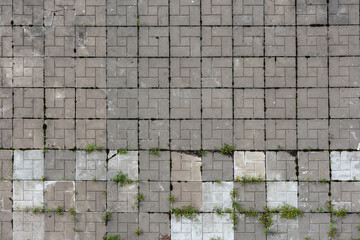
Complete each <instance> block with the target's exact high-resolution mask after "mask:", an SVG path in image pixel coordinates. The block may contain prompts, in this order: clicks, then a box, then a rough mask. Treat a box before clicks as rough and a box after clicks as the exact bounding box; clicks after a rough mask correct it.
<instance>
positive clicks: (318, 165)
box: [297, 151, 330, 181]
mask: <svg viewBox="0 0 360 240" xmlns="http://www.w3.org/2000/svg"><path fill="white" fill-rule="evenodd" d="M297 158H298V166H299V180H300V181H307V179H309V180H310V181H317V180H320V179H326V180H330V170H329V152H327V151H323V152H305V151H304V152H298V155H297Z"/></svg>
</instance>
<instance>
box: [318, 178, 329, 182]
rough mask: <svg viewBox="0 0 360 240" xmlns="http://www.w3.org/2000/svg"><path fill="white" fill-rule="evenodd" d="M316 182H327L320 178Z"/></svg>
mask: <svg viewBox="0 0 360 240" xmlns="http://www.w3.org/2000/svg"><path fill="white" fill-rule="evenodd" d="M318 182H327V181H326V179H325V178H320V179H319V180H318Z"/></svg>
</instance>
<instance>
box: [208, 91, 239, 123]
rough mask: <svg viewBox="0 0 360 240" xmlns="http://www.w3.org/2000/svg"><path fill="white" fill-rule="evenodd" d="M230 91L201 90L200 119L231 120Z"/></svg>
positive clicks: (231, 100)
mask: <svg viewBox="0 0 360 240" xmlns="http://www.w3.org/2000/svg"><path fill="white" fill-rule="evenodd" d="M232 102H233V96H232V91H231V90H230V89H202V118H232Z"/></svg>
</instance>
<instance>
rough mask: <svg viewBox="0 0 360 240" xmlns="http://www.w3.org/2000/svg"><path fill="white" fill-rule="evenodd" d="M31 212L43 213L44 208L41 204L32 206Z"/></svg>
mask: <svg viewBox="0 0 360 240" xmlns="http://www.w3.org/2000/svg"><path fill="white" fill-rule="evenodd" d="M31 212H32V213H34V214H41V213H43V212H44V208H43V207H40V206H35V207H32V208H31Z"/></svg>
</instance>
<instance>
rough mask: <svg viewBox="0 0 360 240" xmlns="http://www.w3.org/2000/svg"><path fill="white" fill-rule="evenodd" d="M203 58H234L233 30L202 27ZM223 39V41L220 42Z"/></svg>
mask: <svg viewBox="0 0 360 240" xmlns="http://www.w3.org/2000/svg"><path fill="white" fill-rule="evenodd" d="M201 31H202V41H201V44H202V56H203V57H226V56H232V49H231V46H232V44H231V42H232V36H233V34H232V29H231V28H230V27H210V26H206V27H202V30H201ZM220 39H221V40H220Z"/></svg>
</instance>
